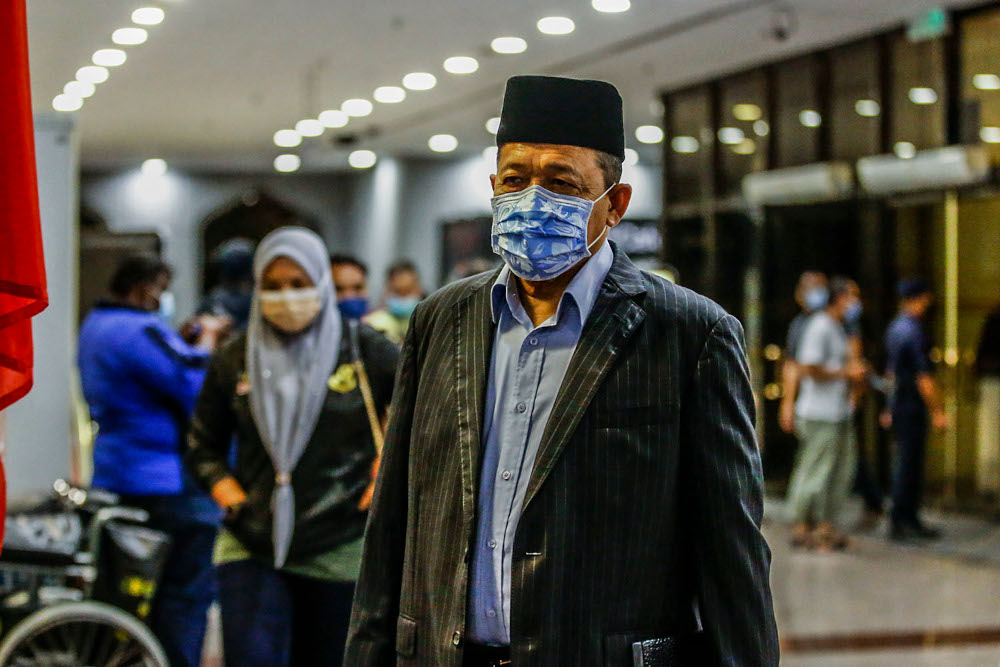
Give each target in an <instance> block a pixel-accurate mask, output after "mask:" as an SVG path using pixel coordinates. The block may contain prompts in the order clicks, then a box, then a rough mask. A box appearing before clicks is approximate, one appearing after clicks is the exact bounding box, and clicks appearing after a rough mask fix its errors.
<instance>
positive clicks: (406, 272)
mask: <svg viewBox="0 0 1000 667" xmlns="http://www.w3.org/2000/svg"><path fill="white" fill-rule="evenodd" d="M423 298H424V288H423V285H421V283H420V273H419V272H418V271H417V267H416V266H415V265H414V264H413V262H411V261H409V260H407V259H402V260H399V261H398V262H395V263H394V264H393V265H392V266H390V267H389V270H388V271H387V272H386V289H385V307H384V308H382V309H380V310H376V311H375V312H373V313H371V314H369V315H368V317H366V318H365V322H366V323H367V324H368V325H369V326H371V327H372V328H373V329H375V330H376V331H381V332H382V333H383V334H385V335H386V336H387V337H388V338H389V340H391V341H393V342H394V343H397V344H402V342H403V338H405V337H406V331H407V329H409V328H410V317H411V316H412V315H413V311H414V309H416V307H417V304H418V303H420V300H421V299H423Z"/></svg>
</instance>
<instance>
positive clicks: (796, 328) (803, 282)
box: [778, 271, 830, 433]
mask: <svg viewBox="0 0 1000 667" xmlns="http://www.w3.org/2000/svg"><path fill="white" fill-rule="evenodd" d="M829 298H830V289H829V286H828V285H827V279H826V274H824V273H821V272H820V271H806V272H804V273H803V274H802V275H801V276H799V282H798V285H796V287H795V302H796V303H797V304H799V308H801V311H800V312H799V314H798V315H796V316H795V318H794V319H793V320H792V322H791V324H789V325H788V336H787V338H786V339H785V360H784V362H783V363H782V365H781V383H782V387H783V391H782V394H781V407H780V409H779V413H778V421H779V423H780V425H781V430H783V431H784V432H785V433H795V399H796V398H798V395H799V380H801V379H802V378H801V373H800V369H799V365H798V361H796V357H797V356H798V348H799V341H800V340H801V339H802V331H803V330H804V329H805V325H806V322H808V321H809V318H810V317H811V316H812V315H813V314H814V313H816V312H817V311H819V310H822V309H823V308H826V304H827V301H828V300H829Z"/></svg>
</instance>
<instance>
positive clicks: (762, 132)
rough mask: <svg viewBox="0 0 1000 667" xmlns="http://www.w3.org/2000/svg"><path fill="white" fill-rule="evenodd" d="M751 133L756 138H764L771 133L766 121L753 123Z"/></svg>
mask: <svg viewBox="0 0 1000 667" xmlns="http://www.w3.org/2000/svg"><path fill="white" fill-rule="evenodd" d="M753 133H754V134H756V135H757V136H758V137H766V136H767V135H769V134H770V133H771V126H770V125H768V124H767V121H766V120H757V121H754V124H753Z"/></svg>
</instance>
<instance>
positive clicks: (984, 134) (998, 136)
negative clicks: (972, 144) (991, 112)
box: [979, 125, 1000, 144]
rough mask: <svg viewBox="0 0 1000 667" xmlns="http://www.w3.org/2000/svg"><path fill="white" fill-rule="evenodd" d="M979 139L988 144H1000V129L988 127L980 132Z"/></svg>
mask: <svg viewBox="0 0 1000 667" xmlns="http://www.w3.org/2000/svg"><path fill="white" fill-rule="evenodd" d="M979 138H980V139H982V140H983V141H985V142H986V143H988V144H1000V127H994V126H990V125H987V126H986V127H984V128H982V129H981V130H979Z"/></svg>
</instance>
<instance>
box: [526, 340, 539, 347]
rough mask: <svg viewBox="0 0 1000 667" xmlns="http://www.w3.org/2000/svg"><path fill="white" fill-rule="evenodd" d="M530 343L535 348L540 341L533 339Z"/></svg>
mask: <svg viewBox="0 0 1000 667" xmlns="http://www.w3.org/2000/svg"><path fill="white" fill-rule="evenodd" d="M528 343H530V344H531V345H533V346H534V345H538V339H537V338H532V339H531V340H529V341H528Z"/></svg>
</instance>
